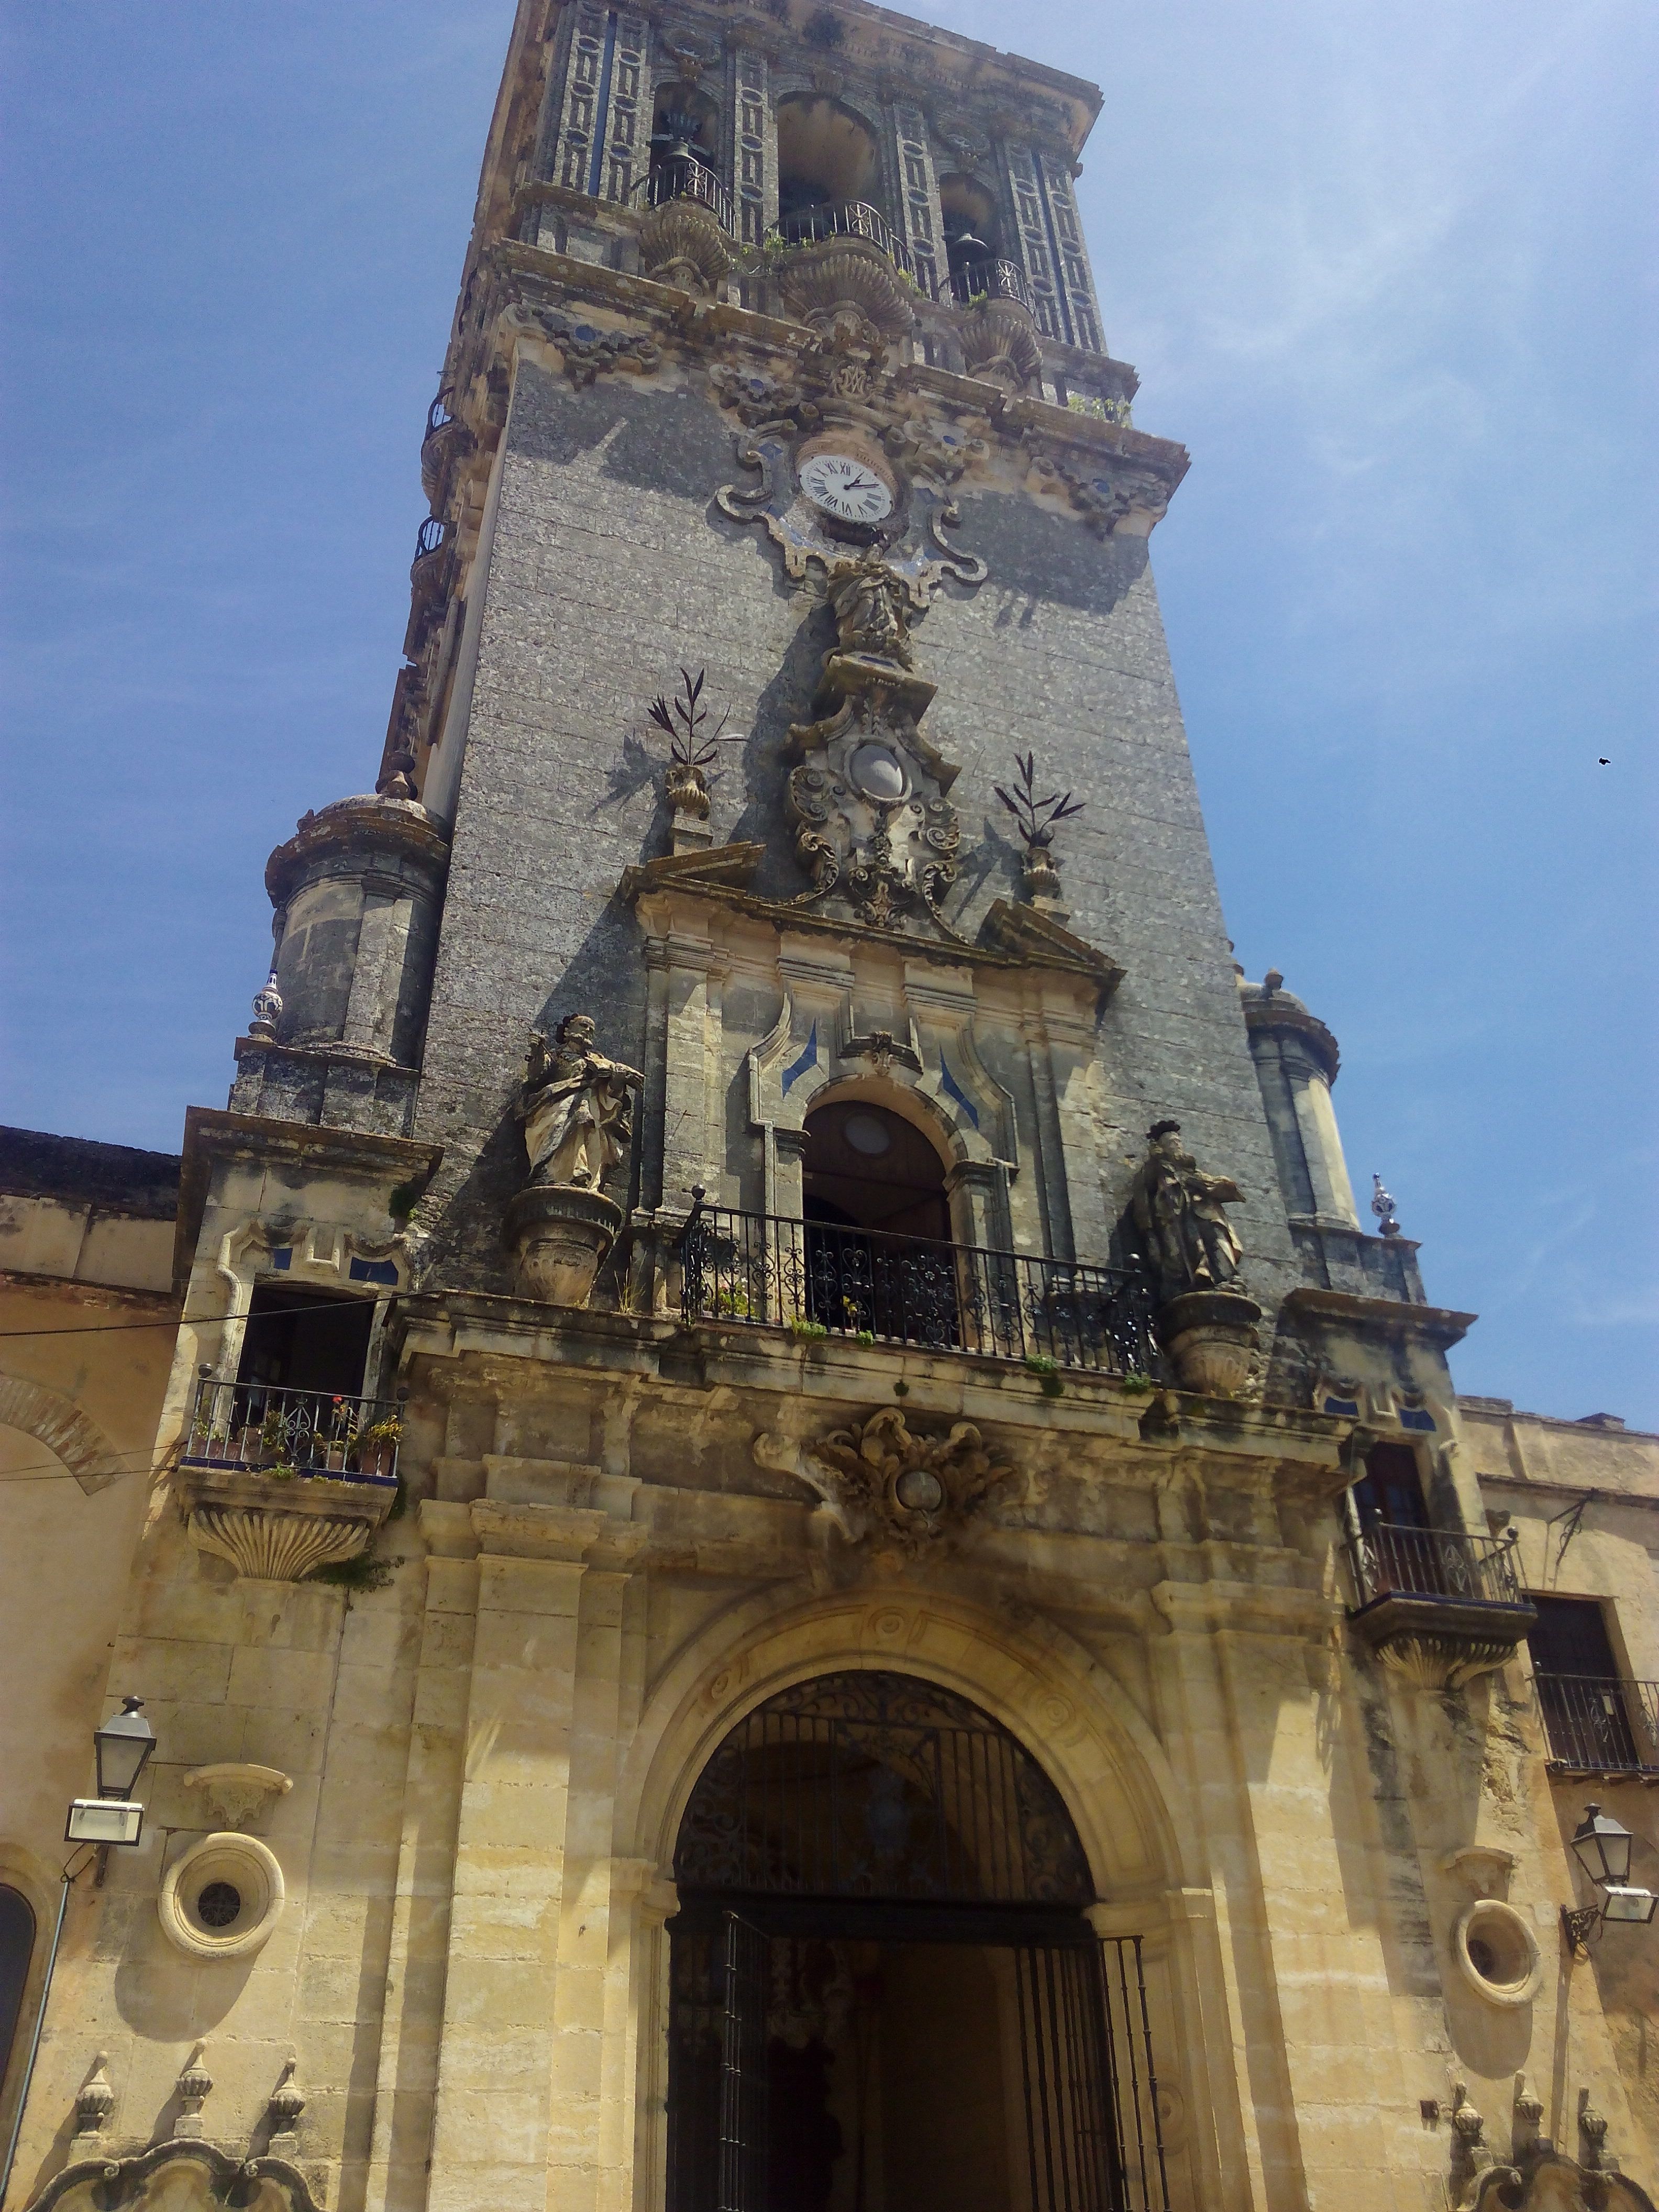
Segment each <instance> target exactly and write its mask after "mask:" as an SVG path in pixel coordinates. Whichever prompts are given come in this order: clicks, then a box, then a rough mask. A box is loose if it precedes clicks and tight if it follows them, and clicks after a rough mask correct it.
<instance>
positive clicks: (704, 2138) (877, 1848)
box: [668, 1670, 1167, 2212]
mask: <svg viewBox="0 0 1659 2212" xmlns="http://www.w3.org/2000/svg"><path fill="white" fill-rule="evenodd" d="M674 1875H675V1881H676V1883H677V1886H678V1893H679V1899H680V1910H679V1911H678V1914H677V1915H676V1917H675V1918H674V1919H673V1920H672V1921H671V1923H670V1929H669V1934H670V1942H671V2015H670V2057H669V2095H668V2117H669V2199H668V2202H669V2212H1163V2208H1164V2205H1165V2203H1166V2202H1167V2199H1166V2194H1165V2185H1164V2172H1163V2163H1164V2162H1163V2153H1162V2147H1161V2143H1160V2142H1159V2138H1158V2118H1157V2103H1156V2091H1155V2085H1154V2083H1153V2081H1152V2071H1151V2057H1150V2047H1149V2039H1148V2036H1147V2031H1146V2002H1145V1993H1144V1985H1143V1984H1142V1981H1141V1975H1140V1957H1139V1943H1138V1941H1137V1940H1136V1939H1134V1938H1124V1939H1121V1940H1117V1939H1114V1940H1110V1941H1108V1942H1100V1941H1097V1938H1096V1936H1095V1935H1094V1933H1093V1931H1092V1929H1091V1927H1090V1924H1089V1922H1088V1920H1087V1918H1086V1917H1085V1911H1086V1908H1087V1907H1088V1906H1089V1905H1091V1904H1092V1902H1093V1900H1094V1892H1093V1885H1092V1883H1091V1879H1090V1875H1089V1869H1088V1865H1087V1862H1086V1860H1085V1855H1084V1851H1083V1848H1082V1845H1081V1844H1080V1843H1079V1839H1078V1836H1077V1832H1076V1830H1075V1828H1074V1827H1073V1823H1072V1820H1071V1818H1070V1815H1069V1814H1067V1812H1066V1808H1065V1806H1064V1804H1063V1803H1062V1802H1061V1800H1060V1795H1059V1793H1058V1791H1057V1790H1055V1789H1054V1784H1052V1783H1051V1782H1050V1781H1049V1779H1048V1776H1047V1774H1046V1773H1045V1772H1044V1771H1043V1770H1042V1767H1041V1766H1040V1765H1038V1763H1037V1761H1036V1759H1034V1758H1033V1757H1032V1756H1031V1754H1030V1753H1029V1752H1028V1751H1026V1750H1025V1749H1024V1747H1023V1746H1021V1745H1020V1744H1019V1743H1018V1742H1017V1741H1016V1740H1015V1739H1014V1737H1013V1736H1012V1735H1010V1734H1009V1733H1008V1731H1007V1730H1006V1729H1004V1728H1002V1727H1000V1725H999V1724H998V1723H996V1722H995V1721H994V1720H992V1719H991V1718H990V1717H989V1716H988V1715H987V1714H986V1713H984V1712H982V1711H980V1710H979V1708H978V1707H977V1706H975V1705H971V1704H969V1701H968V1700H967V1699H964V1698H961V1697H958V1696H956V1695H954V1694H952V1693H951V1692H948V1691H945V1690H943V1689H941V1688H939V1687H938V1686H936V1685H934V1684H933V1683H930V1682H927V1681H924V1680H921V1679H919V1678H917V1677H915V1676H913V1675H908V1674H896V1673H885V1672H875V1671H865V1670H859V1671H856V1672H852V1673H846V1674H829V1675H822V1676H819V1677H818V1678H817V1679H816V1680H811V1681H808V1682H804V1683H800V1684H798V1685H797V1686H794V1687H793V1688H791V1689H787V1690H784V1691H782V1692H779V1693H778V1694H777V1695H775V1696H774V1697H771V1698H769V1699H767V1700H766V1702H765V1703H764V1704H763V1705H759V1706H757V1708H756V1709H755V1711H753V1712H751V1713H750V1715H749V1716H748V1717H747V1718H746V1719H744V1721H742V1722H740V1723H738V1726H737V1727H736V1728H735V1729H732V1732H731V1734H730V1735H727V1736H726V1739H725V1741H724V1742H722V1743H721V1745H720V1747H719V1749H718V1750H717V1751H716V1752H715V1753H714V1756H713V1757H712V1758H711V1759H709V1761H708V1765H707V1766H706V1767H705V1768H704V1770H703V1771H702V1775H701V1776H700V1777H699V1778H698V1781H697V1783H696V1787H695V1789H694V1790H693V1791H692V1793H691V1796H690V1800H689V1802H688V1803H687V1806H686V1809H685V1813H684V1818H683V1820H682V1821H681V1824H680V1830H679V1837H678V1843H677V1845H676V1849H675V1857H674Z"/></svg>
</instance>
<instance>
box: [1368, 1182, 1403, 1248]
mask: <svg viewBox="0 0 1659 2212" xmlns="http://www.w3.org/2000/svg"><path fill="white" fill-rule="evenodd" d="M1371 1212H1373V1213H1374V1214H1375V1215H1376V1218H1377V1220H1378V1221H1379V1222H1380V1223H1381V1224H1382V1230H1383V1236H1385V1237H1398V1236H1399V1234H1400V1224H1399V1223H1398V1221H1396V1220H1395V1213H1394V1200H1393V1199H1391V1198H1390V1197H1389V1194H1388V1192H1387V1191H1386V1190H1384V1188H1383V1178H1382V1176H1380V1175H1374V1176H1372V1177H1371Z"/></svg>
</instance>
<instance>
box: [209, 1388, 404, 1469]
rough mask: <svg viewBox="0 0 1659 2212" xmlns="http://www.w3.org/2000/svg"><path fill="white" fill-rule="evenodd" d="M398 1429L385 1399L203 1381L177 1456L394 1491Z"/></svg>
mask: <svg viewBox="0 0 1659 2212" xmlns="http://www.w3.org/2000/svg"><path fill="white" fill-rule="evenodd" d="M400 1429H401V1423H400V1421H399V1419H398V1407H396V1406H395V1405H394V1404H392V1401H390V1400H389V1399H386V1398H349V1397H338V1396H336V1395H333V1394H331V1392H329V1391H326V1390H288V1389H280V1388H278V1387H277V1386H276V1385H275V1384H273V1383H212V1382H203V1383H197V1386H196V1405H195V1409H194V1411H193V1413H191V1423H190V1429H189V1431H188V1433H187V1434H186V1436H185V1449H184V1451H183V1453H182V1454H181V1458H182V1461H183V1463H184V1465H185V1466H186V1467H199V1468H219V1469H221V1470H222V1471H227V1472H232V1473H235V1472H240V1473H243V1474H274V1475H277V1476H292V1475H325V1476H331V1478H332V1479H333V1480H335V1481H336V1482H362V1483H372V1484H374V1485H375V1486H377V1487H379V1488H381V1489H386V1490H392V1489H395V1488H396V1487H397V1481H398V1435H399V1432H400Z"/></svg>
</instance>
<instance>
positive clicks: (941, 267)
mask: <svg viewBox="0 0 1659 2212" xmlns="http://www.w3.org/2000/svg"><path fill="white" fill-rule="evenodd" d="M891 112H892V118H893V143H894V149H895V153H896V161H897V167H898V183H899V191H898V213H899V218H900V225H901V235H902V238H903V240H904V243H905V244H906V245H907V246H908V247H909V249H910V252H911V256H912V258H914V260H915V264H916V278H917V281H918V283H920V284H921V289H922V290H923V291H924V292H925V293H926V294H927V296H928V297H929V298H930V299H938V298H939V297H940V296H941V288H942V287H943V286H944V284H945V274H946V272H945V224H944V220H943V217H942V216H941V213H940V210H939V183H938V180H937V179H936V178H935V176H934V174H933V155H932V153H931V152H930V151H929V149H928V144H927V117H926V116H925V115H924V114H923V113H922V112H921V108H919V107H912V106H909V105H908V103H906V102H903V101H901V102H899V103H898V104H897V105H896V106H895V107H894V108H893V109H892V111H891Z"/></svg>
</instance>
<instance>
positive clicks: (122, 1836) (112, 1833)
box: [0, 1698, 155, 2203]
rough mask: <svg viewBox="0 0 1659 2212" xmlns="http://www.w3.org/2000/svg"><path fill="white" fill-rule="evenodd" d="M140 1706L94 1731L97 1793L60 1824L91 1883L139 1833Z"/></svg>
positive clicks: (26, 2073)
mask: <svg viewBox="0 0 1659 2212" xmlns="http://www.w3.org/2000/svg"><path fill="white" fill-rule="evenodd" d="M143 1702H144V1701H143V1699H142V1698H123V1699H122V1700H121V1710H120V1711H119V1712H118V1713H117V1714H115V1715H114V1717H112V1719H110V1720H106V1722H105V1723H104V1724H103V1726H102V1727H101V1728H96V1729H94V1730H93V1732H92V1747H93V1754H94V1759H95V1760H96V1762H97V1769H98V1795H97V1796H95V1797H76V1798H75V1799H73V1800H72V1801H71V1802H70V1809H69V1819H68V1820H67V1821H66V1822H65V1824H64V1842H65V1843H70V1844H96V1845H97V1851H96V1857H97V1863H98V1874H97V1877H96V1883H101V1882H102V1881H103V1878H104V1868H105V1866H106V1863H107V1862H108V1858H109V1851H110V1846H111V1844H121V1845H124V1846H128V1847H131V1845H134V1844H137V1841H138V1839H139V1838H140V1837H141V1836H142V1835H143V1828H144V1808H143V1806H142V1805H135V1804H133V1803H131V1796H132V1792H133V1791H134V1790H136V1789H137V1786H138V1778H139V1776H140V1775H141V1774H142V1773H143V1771H144V1769H145V1767H146V1766H147V1765H149V1759H150V1754H151V1753H152V1752H153V1751H154V1750H155V1729H153V1728H152V1727H151V1726H150V1724H149V1722H148V1721H147V1720H144V1719H143V1717H141V1708H142V1707H143ZM74 1860H75V1854H74V1853H73V1852H71V1853H70V1857H69V1858H68V1859H67V1860H65V1862H64V1871H63V1875H62V1877H61V1879H62V1881H63V1888H62V1890H61V1891H60V1893H59V1895H58V1920H57V1924H56V1925H55V1926H54V1928H53V1929H52V1948H51V1950H50V1951H48V1952H47V1954H46V1978H45V1979H44V1981H43V1982H42V1983H41V1984H40V2003H39V2005H37V2006H36V2008H35V2013H34V2032H33V2034H32V2035H31V2036H30V2038H29V2055H28V2058H27V2062H26V2063H25V2065H24V2068H23V2079H22V2081H21V2085H20V2087H19V2088H18V2092H17V2109H16V2111H15V2112H14V2113H13V2115H12V2122H11V2135H10V2137H9V2140H8V2142H7V2144H6V2157H5V2163H4V2165H3V2166H0V2203H3V2201H4V2199H5V2194H6V2191H7V2189H8V2187H9V2185H10V2182H11V2169H12V2161H13V2160H15V2158H16V2156H17V2139H18V2137H19V2136H21V2134H22V2132H23V2113H24V2111H25V2109H26V2108H27V2104H28V2100H29V2085H30V2083H31V2082H32V2081H33V2079H34V2062H35V2060H36V2058H37V2057H39V2056H40V2033H41V2030H42V2029H43V2028H44V2027H45V2026H46V2000H47V1998H48V1997H49V1996H51V1995H52V1972H53V1970H54V1968H55V1967H56V1966H57V1964H58V1944H59V1943H60V1942H62V1941H63V1936H64V1914H65V1913H66V1912H67V1911H68V1910H69V1893H70V1883H71V1882H72V1881H77V1880H78V1879H79V1878H80V1876H81V1875H83V1874H84V1873H85V1872H86V1869H87V1865H88V1862H87V1861H86V1860H85V1859H82V1861H81V1863H80V1864H79V1865H78V1866H76V1865H75V1864H74ZM71 1869H72V1870H71ZM94 1886H96V1884H94Z"/></svg>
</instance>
